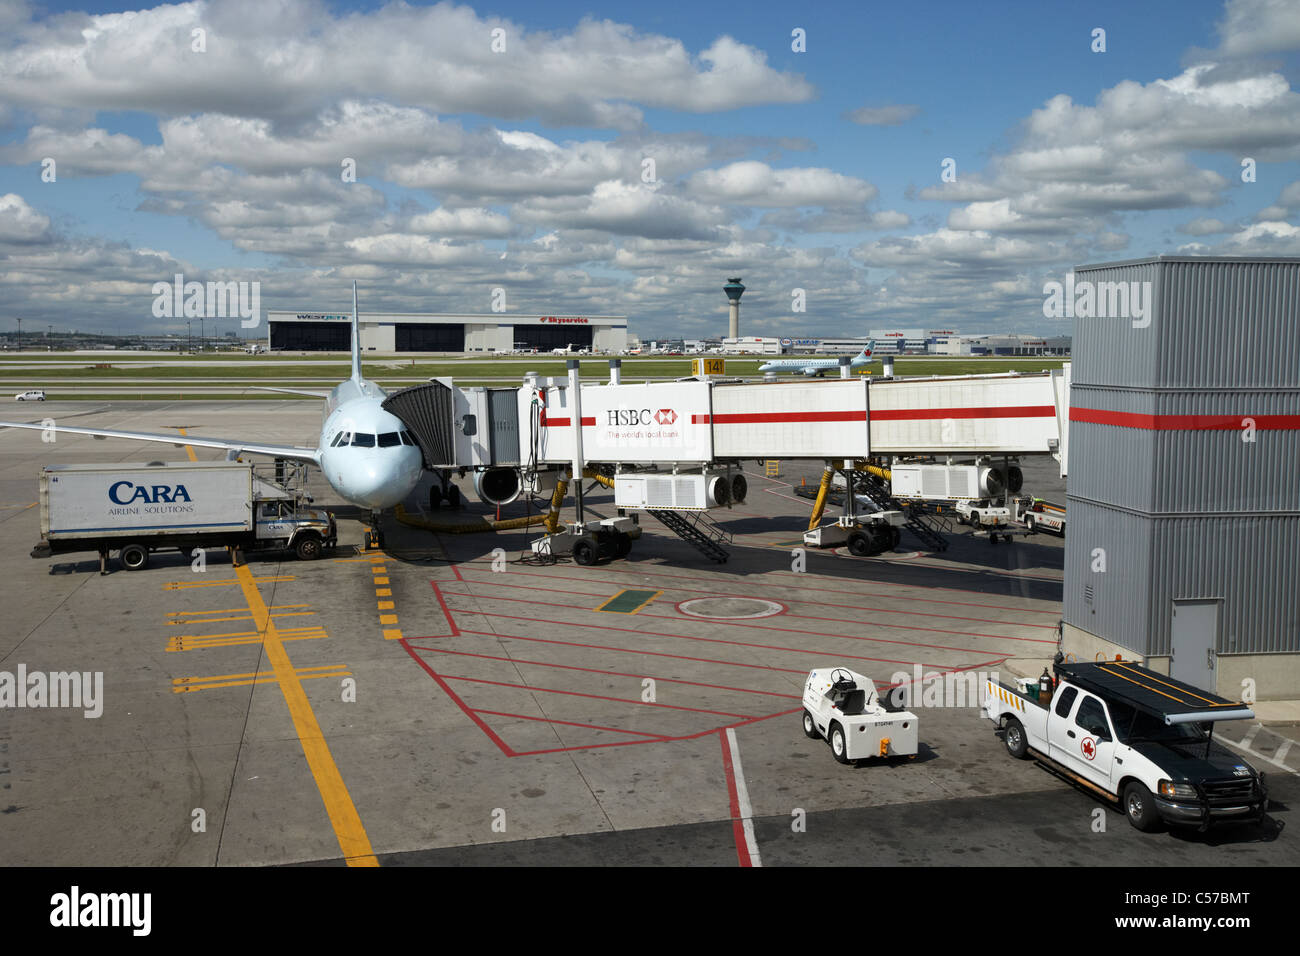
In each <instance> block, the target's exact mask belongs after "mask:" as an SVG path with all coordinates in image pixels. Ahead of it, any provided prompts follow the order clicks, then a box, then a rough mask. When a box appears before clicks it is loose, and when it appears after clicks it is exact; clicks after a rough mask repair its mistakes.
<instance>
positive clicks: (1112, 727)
mask: <svg viewBox="0 0 1300 956" xmlns="http://www.w3.org/2000/svg"><path fill="white" fill-rule="evenodd" d="M1057 658H1058V659H1057V662H1056V668H1055V669H1056V680H1055V681H1054V684H1055V687H1054V690H1053V693H1052V698H1051V702H1050V703H1049V704H1048V705H1047V706H1045V707H1044V706H1042V705H1041V704H1040V703H1039V702H1038V701H1039V697H1038V693H1037V688H1038V685H1037V684H1030V685H1028V689H1022V688H1014V687H1009V686H1007V685H1004V684H1001V683H994V682H993V681H991V680H989V681H985V682H984V688H983V692H982V696H983V700H982V701H981V711H982V713H983V716H985V717H987V718H988V719H989V720H992V721H994V722H996V723H997V724H998V725H999V726H1000V727H1002V728H1003V731H1004V741H1005V743H1006V747H1007V752H1008V753H1010V754H1011V756H1013V757H1017V758H1020V759H1027V758H1033V759H1036V760H1038V761H1039V762H1040V763H1042V764H1044V765H1045V766H1047V767H1048V768H1049V769H1051V770H1053V771H1055V772H1056V773H1057V774H1058V775H1060V776H1063V777H1065V778H1066V779H1068V780H1071V781H1072V782H1074V783H1076V784H1078V785H1081V786H1083V787H1085V788H1086V789H1088V790H1091V791H1093V792H1095V793H1098V794H1100V795H1102V796H1104V797H1106V798H1108V799H1109V800H1111V801H1115V802H1118V803H1119V805H1120V807H1121V809H1122V810H1123V812H1124V814H1125V815H1126V816H1127V817H1128V820H1129V823H1131V824H1132V825H1133V826H1134V827H1136V828H1137V829H1139V830H1144V831H1147V830H1153V829H1156V828H1157V827H1158V826H1159V824H1160V823H1161V822H1162V821H1163V822H1164V823H1166V824H1169V825H1172V826H1186V825H1189V826H1195V827H1199V828H1200V829H1206V828H1207V827H1209V826H1210V825H1211V824H1216V823H1224V822H1261V821H1262V820H1263V818H1264V814H1265V812H1266V811H1267V808H1268V793H1267V789H1266V787H1265V784H1264V778H1263V775H1262V774H1260V773H1259V772H1257V771H1256V770H1255V769H1254V768H1253V767H1252V766H1251V765H1250V764H1248V763H1246V762H1245V761H1244V760H1242V758H1241V757H1239V756H1237V755H1236V754H1234V753H1232V752H1231V751H1229V750H1228V749H1226V748H1225V747H1223V746H1221V745H1219V744H1216V743H1215V742H1214V740H1213V730H1214V723H1215V722H1216V721H1221V720H1247V719H1253V718H1254V716H1255V715H1254V713H1253V712H1252V711H1251V710H1250V709H1249V708H1248V707H1247V706H1246V705H1245V704H1242V703H1234V702H1232V701H1228V700H1225V699H1224V698H1222V697H1217V696H1215V695H1213V694H1211V693H1209V692H1208V691H1205V690H1202V689H1200V688H1197V687H1193V686H1191V685H1190V684H1186V683H1184V682H1182V681H1178V680H1174V679H1173V678H1171V677H1168V676H1166V675H1164V674H1158V673H1156V672H1154V671H1152V670H1149V669H1148V668H1146V667H1143V666H1142V665H1140V664H1136V663H1133V662H1130V661H1105V662H1102V663H1086V664H1079V663H1066V662H1064V661H1063V660H1062V659H1061V656H1060V655H1059V654H1058V655H1057Z"/></svg>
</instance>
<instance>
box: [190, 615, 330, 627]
mask: <svg viewBox="0 0 1300 956" xmlns="http://www.w3.org/2000/svg"><path fill="white" fill-rule="evenodd" d="M315 613H316V612H315V611H286V612H284V613H281V614H272V615H271V617H309V616H311V615H313V614H315ZM251 620H254V618H253V617H251V616H249V615H247V614H239V615H235V616H232V617H192V618H190V619H189V620H188V621H168V622H167V624H168V626H170V627H185V626H186V625H188V624H215V623H217V622H218V621H251Z"/></svg>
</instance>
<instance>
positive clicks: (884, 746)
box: [803, 667, 917, 763]
mask: <svg viewBox="0 0 1300 956" xmlns="http://www.w3.org/2000/svg"><path fill="white" fill-rule="evenodd" d="M803 707H804V711H803V732H804V735H805V736H807V737H810V738H812V739H814V740H816V739H818V738H825V739H826V740H827V741H828V742H829V743H830V745H831V753H832V754H833V755H834V756H835V759H836V760H838V761H839V762H840V763H851V762H852V761H854V760H864V759H866V758H868V757H894V756H906V757H915V756H916V750H917V726H916V724H917V721H916V714H913V713H910V712H909V711H905V710H903V711H892V712H891V711H889V710H887V709H886V708H885V706H884V705H883V704H881V703H880V697H879V695H878V694H877V693H876V685H875V682H874V681H872V680H871V678H870V677H864V676H862V675H861V674H858V673H856V672H854V671H851V670H849V669H848V668H847V667H819V668H814V669H813V670H811V671H809V672H808V680H807V681H806V682H805V683H804V691H803Z"/></svg>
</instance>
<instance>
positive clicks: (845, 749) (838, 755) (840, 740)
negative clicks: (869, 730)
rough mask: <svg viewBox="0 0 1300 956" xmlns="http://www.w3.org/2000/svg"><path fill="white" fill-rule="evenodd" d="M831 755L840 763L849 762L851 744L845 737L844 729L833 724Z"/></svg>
mask: <svg viewBox="0 0 1300 956" xmlns="http://www.w3.org/2000/svg"><path fill="white" fill-rule="evenodd" d="M830 739H831V753H833V754H834V755H835V759H836V760H838V761H839V762H840V763H848V762H849V742H848V741H847V740H846V739H845V737H844V728H843V727H841V726H840V725H839V724H831V738H830Z"/></svg>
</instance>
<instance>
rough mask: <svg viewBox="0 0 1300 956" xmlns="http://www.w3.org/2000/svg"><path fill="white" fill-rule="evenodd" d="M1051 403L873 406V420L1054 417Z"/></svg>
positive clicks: (1054, 408)
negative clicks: (975, 405) (908, 406)
mask: <svg viewBox="0 0 1300 956" xmlns="http://www.w3.org/2000/svg"><path fill="white" fill-rule="evenodd" d="M1055 417H1056V407H1055V406H1053V405H984V406H980V407H978V408H878V409H877V408H873V409H872V410H871V420H872V421H873V422H897V421H922V420H932V419H937V418H1055Z"/></svg>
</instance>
